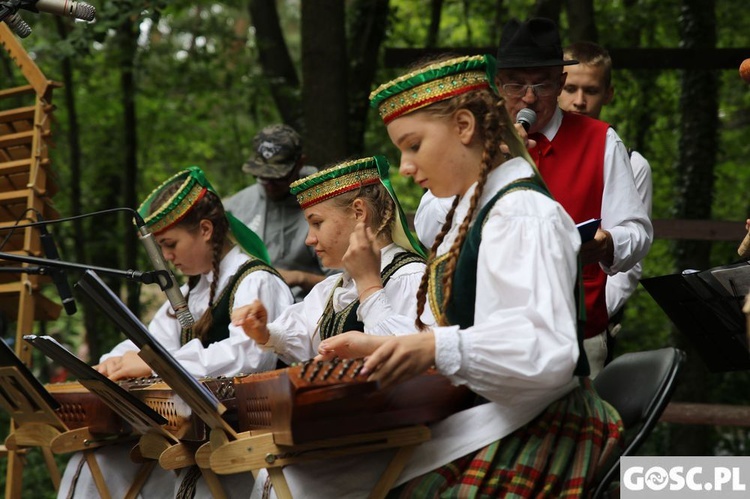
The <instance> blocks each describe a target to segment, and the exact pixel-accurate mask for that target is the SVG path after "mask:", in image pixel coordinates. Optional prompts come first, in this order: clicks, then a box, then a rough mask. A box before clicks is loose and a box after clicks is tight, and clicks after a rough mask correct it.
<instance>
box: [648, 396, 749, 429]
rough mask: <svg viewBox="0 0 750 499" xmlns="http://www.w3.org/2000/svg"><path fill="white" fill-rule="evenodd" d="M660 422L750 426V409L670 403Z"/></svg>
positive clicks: (734, 406)
mask: <svg viewBox="0 0 750 499" xmlns="http://www.w3.org/2000/svg"><path fill="white" fill-rule="evenodd" d="M659 421H662V422H664V423H677V424H697V425H712V426H750V407H748V406H745V405H726V404H692V403H684V402H670V403H669V405H667V408H666V409H665V410H664V413H663V414H662V416H661V419H659Z"/></svg>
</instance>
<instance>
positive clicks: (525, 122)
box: [516, 107, 536, 133]
mask: <svg viewBox="0 0 750 499" xmlns="http://www.w3.org/2000/svg"><path fill="white" fill-rule="evenodd" d="M516 123H518V124H520V125H521V126H522V127H523V129H524V130H526V132H527V133H528V131H529V129H531V127H532V126H534V123H536V112H534V110H533V109H529V108H528V107H525V108H523V109H521V110H520V111H518V114H517V115H516Z"/></svg>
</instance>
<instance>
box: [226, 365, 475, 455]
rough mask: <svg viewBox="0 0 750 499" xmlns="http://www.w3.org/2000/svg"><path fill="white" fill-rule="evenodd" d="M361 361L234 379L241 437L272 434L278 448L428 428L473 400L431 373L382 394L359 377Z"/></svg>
mask: <svg viewBox="0 0 750 499" xmlns="http://www.w3.org/2000/svg"><path fill="white" fill-rule="evenodd" d="M363 363H364V362H363V360H361V359H355V360H335V361H331V362H323V361H308V362H306V363H304V364H300V365H296V366H293V367H289V368H286V369H279V370H276V371H270V372H267V373H259V374H251V375H247V376H243V377H235V379H234V388H235V393H236V397H237V410H238V419H239V429H240V431H249V430H252V431H271V432H273V435H274V441H275V442H276V443H277V444H280V445H296V444H300V443H305V442H310V441H313V440H321V439H327V438H335V437H341V436H346V435H353V434H357V433H369V432H375V431H381V430H388V429H393V428H399V427H403V426H411V425H418V424H429V423H432V422H435V421H439V420H441V419H444V418H445V417H447V416H449V415H451V414H453V413H455V412H458V411H460V410H462V409H465V408H468V407H470V406H471V405H472V404H473V402H474V400H475V398H476V397H475V395H474V394H473V393H472V392H471V391H470V390H468V389H467V388H465V387H457V386H453V385H452V384H451V383H450V381H449V380H448V378H446V377H445V376H442V375H441V374H439V373H438V372H437V371H435V370H430V371H427V372H426V373H424V374H422V375H420V376H417V377H415V378H412V379H410V380H407V381H405V382H403V383H400V384H397V385H395V386H391V387H388V388H386V389H380V387H379V385H378V383H376V382H373V381H368V380H367V377H366V376H362V375H361V374H360V370H361V368H362V365H363Z"/></svg>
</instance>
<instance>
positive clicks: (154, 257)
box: [136, 216, 195, 329]
mask: <svg viewBox="0 0 750 499" xmlns="http://www.w3.org/2000/svg"><path fill="white" fill-rule="evenodd" d="M136 226H137V227H138V237H139V238H140V239H141V242H142V243H143V246H144V247H145V248H146V253H147V254H148V258H149V260H151V263H152V264H153V266H154V268H155V269H156V270H160V271H163V274H164V275H165V276H166V282H164V281H162V278H163V277H164V276H160V277H159V286H161V289H162V290H164V293H166V295H167V299H168V300H169V303H170V304H171V305H172V308H173V309H174V313H175V315H176V316H177V320H178V321H179V322H180V326H182V329H190V328H192V327H193V325H195V320H194V319H193V315H192V314H191V313H190V309H188V306H187V302H186V301H185V297H184V296H182V291H180V287H179V286H178V285H177V280H176V279H175V278H174V274H172V272H171V271H170V270H169V268H168V267H167V262H165V261H164V255H162V253H161V248H160V247H159V244H158V243H157V242H156V241H155V240H154V235H153V234H151V233H150V232H149V231H148V228H147V227H146V224H145V222H144V221H143V219H142V218H141V217H140V216H136Z"/></svg>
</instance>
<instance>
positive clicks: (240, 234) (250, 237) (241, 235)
mask: <svg viewBox="0 0 750 499" xmlns="http://www.w3.org/2000/svg"><path fill="white" fill-rule="evenodd" d="M178 180H183V185H182V186H181V187H180V191H179V192H178V193H176V194H175V195H174V196H173V197H172V198H171V200H170V203H169V205H168V206H165V207H161V208H160V209H159V210H158V211H156V212H154V213H152V214H151V215H149V213H150V212H151V211H152V210H151V204H152V203H153V202H154V199H156V197H157V196H158V195H159V193H161V191H162V190H163V189H165V188H166V187H167V186H168V185H171V184H172V183H173V182H175V181H178ZM196 184H197V185H200V186H201V187H204V188H206V189H207V190H208V191H210V192H212V193H214V194H216V196H217V197H218V196H219V194H218V193H217V192H216V190H215V189H214V187H213V186H212V185H211V182H209V181H208V179H207V178H206V174H205V173H204V172H203V170H201V169H200V168H199V167H197V166H188V167H187V168H186V169H184V170H182V171H180V172H178V173H177V174H175V175H173V176H172V177H170V178H169V179H168V180H166V181H165V182H164V183H162V184H161V185H160V186H159V187H157V188H156V189H154V190H153V191H152V192H151V194H149V196H148V197H147V198H146V201H144V202H143V204H141V206H140V207H139V208H138V213H139V214H140V215H141V216H142V217H143V218H144V219H145V220H146V224H147V225H149V226H150V225H153V224H154V223H156V222H157V221H159V220H161V219H162V218H163V217H164V216H166V215H167V214H168V213H170V212H171V211H172V210H174V209H176V208H177V207H178V206H179V205H180V203H181V202H182V201H183V199H184V198H185V196H186V195H187V193H188V192H189V191H190V190H191V189H192V188H193V187H194V186H195V185H196ZM187 208H188V209H190V207H187ZM187 211H188V210H186V212H187ZM225 213H226V217H227V220H228V221H229V232H230V237H231V238H232V239H234V240H235V241H236V242H237V244H239V245H240V246H241V247H242V249H243V250H245V251H246V252H247V253H248V254H249V255H251V256H254V257H255V258H258V259H259V260H262V261H263V262H264V263H266V264H268V265H271V259H270V258H269V256H268V249H267V248H266V245H265V244H263V241H262V240H261V238H260V237H259V236H258V234H256V233H255V232H253V230H252V229H250V227H248V226H247V225H245V224H244V223H242V222H241V221H240V220H238V219H237V218H236V217H235V216H234V215H232V214H231V213H229V212H225Z"/></svg>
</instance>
